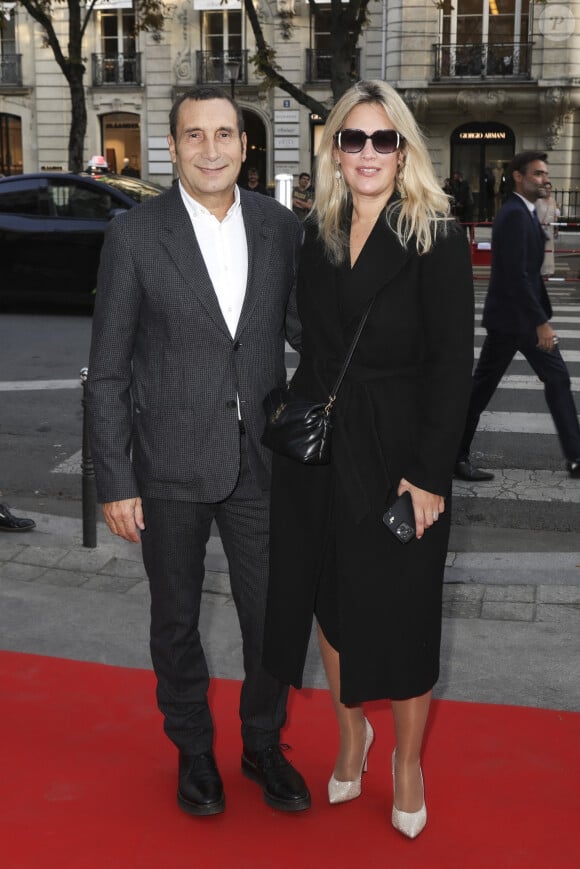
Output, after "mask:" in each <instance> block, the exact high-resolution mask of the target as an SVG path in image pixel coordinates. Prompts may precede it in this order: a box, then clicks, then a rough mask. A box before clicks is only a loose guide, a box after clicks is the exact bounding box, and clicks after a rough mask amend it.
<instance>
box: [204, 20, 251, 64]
mask: <svg viewBox="0 0 580 869" xmlns="http://www.w3.org/2000/svg"><path fill="white" fill-rule="evenodd" d="M202 27H203V45H204V48H205V50H206V51H209V52H211V54H212V55H214V56H215V57H219V56H220V55H221V54H222V53H225V54H233V55H235V57H236V59H237V58H238V57H240V55H241V53H242V12H241V10H240V9H233V10H230V11H223V12H221V11H220V12H204V13H203V23H202Z"/></svg>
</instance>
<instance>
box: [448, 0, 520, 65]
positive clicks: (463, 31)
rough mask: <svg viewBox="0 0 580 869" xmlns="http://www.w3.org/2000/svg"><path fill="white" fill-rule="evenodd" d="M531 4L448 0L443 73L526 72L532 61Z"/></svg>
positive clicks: (514, 0) (505, 0)
mask: <svg viewBox="0 0 580 869" xmlns="http://www.w3.org/2000/svg"><path fill="white" fill-rule="evenodd" d="M529 7H530V0H445V2H444V4H443V14H442V34H441V41H442V43H443V45H444V54H443V67H444V69H443V70H442V71H443V74H446V75H454V74H455V75H464V76H481V75H502V76H505V75H513V74H514V73H519V72H525V71H526V70H527V68H528V64H529V58H528V46H527V42H528V39H529V27H530V9H529ZM447 61H448V62H447ZM445 67H448V68H447V69H446V68H445Z"/></svg>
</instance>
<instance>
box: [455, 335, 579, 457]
mask: <svg viewBox="0 0 580 869" xmlns="http://www.w3.org/2000/svg"><path fill="white" fill-rule="evenodd" d="M518 350H519V351H520V353H522V354H523V356H525V358H526V359H527V361H528V362H529V363H530V365H531V366H532V368H533V369H534V371H535V373H536V374H537V375H538V377H539V378H540V380H541V381H542V383H543V384H544V395H545V397H546V403H547V405H548V409H549V411H550V414H551V416H552V419H553V420H554V425H555V426H556V431H557V432H558V437H559V439H560V444H561V447H562V452H563V453H564V456H565V457H566V458H567V459H568V460H570V461H577V460H578V459H579V458H580V426H579V425H578V413H577V410H576V406H575V404H574V398H573V396H572V391H571V388H570V375H569V373H568V369H567V367H566V363H565V362H564V360H563V359H562V355H561V353H560V351H559V349H558V348H557V347H555V348H554V349H553V350H550V351H549V352H547V351H545V350H540V349H539V347H538V346H537V335H536V333H535V331H534V332H533V333H530V334H527V335H512V334H508V333H504V332H494V331H491V330H488V333H487V337H486V339H485V341H484V342H483V346H482V348H481V355H480V357H479V360H478V363H477V366H476V368H475V371H474V374H473V388H472V392H471V399H470V402H469V410H468V411H467V420H466V423H465V429H464V432H463V439H462V442H461V449H460V453H459V457H458V458H459V461H462V460H465V459H467V458H468V457H469V451H470V449H471V442H472V440H473V437H474V435H475V432H476V430H477V426H478V424H479V418H480V416H481V414H482V413H483V411H484V410H485V408H486V407H487V405H488V404H489V402H490V400H491V397H492V395H493V394H494V392H495V390H496V389H497V387H498V385H499V382H500V380H501V379H502V377H503V375H504V374H505V372H506V370H507V368H508V366H509V365H510V363H511V361H512V359H513V358H514V356H515V354H516V353H517V351H518Z"/></svg>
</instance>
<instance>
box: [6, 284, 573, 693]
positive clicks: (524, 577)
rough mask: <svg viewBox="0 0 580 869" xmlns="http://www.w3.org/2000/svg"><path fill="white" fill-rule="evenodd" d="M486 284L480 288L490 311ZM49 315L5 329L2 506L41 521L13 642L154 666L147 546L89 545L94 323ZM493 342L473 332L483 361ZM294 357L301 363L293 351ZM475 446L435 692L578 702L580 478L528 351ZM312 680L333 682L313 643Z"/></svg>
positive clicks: (30, 542) (17, 646) (220, 565)
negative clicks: (84, 379)
mask: <svg viewBox="0 0 580 869" xmlns="http://www.w3.org/2000/svg"><path fill="white" fill-rule="evenodd" d="M569 271H570V270H569V268H568V269H567V271H566V275H565V277H569ZM550 291H551V295H552V300H553V303H554V309H555V315H554V320H553V324H554V325H555V326H556V329H557V331H558V332H559V334H560V336H561V339H562V340H561V345H560V346H561V350H562V353H563V355H564V358H565V359H566V360H567V362H568V365H569V368H570V373H571V375H572V382H573V389H574V394H575V398H576V401H577V404H579V406H580V292H579V289H578V284H577V283H575V282H573V281H570V282H568V281H564V282H558V283H556V284H555V285H554V286H553V287H550ZM484 292H485V284H484V283H483V282H481V281H480V282H478V284H477V306H478V308H477V311H478V313H480V312H481V306H482V304H483V298H484ZM478 319H479V317H478V318H477V320H478ZM17 322H20V321H19V320H18V318H16V319H12V320H10V325H11V326H12V327H14V326H15V325H16V324H17ZM51 322H52V323H54V322H56V321H55V320H51V319H50V318H44V317H43V316H42V315H32V316H31V318H30V321H29V325H30V330H29V339H30V340H28V341H26V340H24V339H23V337H22V335H19V334H15V333H14V334H10V329H9V327H7V326H6V321H4V325H2V324H0V334H1V335H2V341H1V342H0V361H2V362H3V371H4V374H3V381H2V382H1V383H0V404H1V406H2V411H3V412H2V416H1V418H0V446H1V448H2V455H3V458H4V461H3V464H2V479H1V480H0V488H2V490H3V491H2V494H1V497H0V500H5V501H7V502H8V503H9V504H10V505H11V506H12V508H13V509H14V512H16V513H20V514H26V515H31V516H32V517H33V518H34V519H35V520H36V522H37V528H36V530H34V531H33V532H31V533H28V534H9V533H5V532H4V533H1V532H0V602H1V606H0V637H1V640H0V645H1V647H2V648H4V649H11V650H16V651H22V652H31V653H38V654H46V655H55V656H61V657H65V658H75V659H79V660H89V661H100V662H104V663H109V664H113V665H118V666H128V667H150V660H149V652H148V621H149V612H148V607H149V602H148V589H147V583H146V580H145V576H144V572H143V567H142V564H141V559H140V552H139V547H138V546H135V545H131V544H128V543H125V542H123V541H121V540H117V539H115V538H113V537H112V536H111V535H110V534H109V532H108V531H107V529H106V528H105V527H104V526H103V525H99V529H98V545H97V547H96V548H95V549H88V548H85V547H83V545H82V523H81V518H80V517H81V509H80V506H81V505H80V491H81V486H80V434H79V433H80V427H81V423H82V408H81V404H80V398H81V391H80V387H79V382H78V379H77V377H76V374H77V371H78V369H80V367H81V365H82V364H84V363H85V362H86V351H87V348H88V333H89V329H90V320H89V319H88V318H77V317H73V318H71V319H70V321H67V323H66V324H65V325H64V326H62V329H63V330H64V332H61V333H60V334H59V332H58V331H57V330H54V334H49V335H48V336H47V333H46V328H47V324H50V323H51ZM59 326H60V319H59ZM2 330H4V331H2ZM481 342H482V335H481V331H480V330H479V329H476V337H475V348H476V354H477V352H478V348H479V347H480V346H481ZM33 357H36V358H33ZM287 362H288V366H289V368H290V369H292V367H293V366H295V364H296V359H295V356H294V355H293V354H292V353H288V357H287ZM72 372H74V375H73V374H72ZM39 409H41V410H42V416H43V417H45V418H46V419H47V420H49V423H46V425H48V428H49V431H46V432H42V431H37V432H36V435H35V437H34V439H32V440H27V439H26V436H25V432H26V427H27V426H35V427H36V429H40V428H42V425H43V422H42V419H40V420H39ZM51 410H52V415H51V413H50V411H51ZM474 449H475V460H476V461H477V462H478V463H479V464H480V465H481V466H483V467H488V468H491V469H493V471H494V473H495V474H496V479H495V480H494V481H493V482H492V483H482V484H479V485H473V484H467V483H461V482H458V481H456V482H455V483H454V499H453V500H454V505H453V516H454V523H453V526H452V535H451V546H450V552H449V557H448V562H447V569H446V576H445V580H446V582H445V598H444V629H443V646H442V673H441V678H440V681H439V684H438V686H437V691H436V693H437V696H439V697H442V698H448V699H454V700H464V701H473V702H492V703H500V704H521V705H526V706H541V707H548V708H554V709H565V710H580V674H579V668H578V665H577V662H578V661H579V660H580V481H579V480H572V479H570V478H569V477H568V475H567V473H566V471H565V468H564V464H563V460H562V456H561V455H560V451H559V447H558V441H557V437H556V435H555V432H554V429H553V425H552V423H551V419H550V417H549V415H548V413H547V409H546V406H545V402H544V400H543V394H542V390H541V384H540V383H539V382H538V381H537V380H536V378H535V377H534V376H533V374H532V372H531V371H530V370H529V368H528V367H527V365H526V363H525V362H524V361H523V360H519V359H516V360H514V363H513V365H512V366H511V367H510V369H509V370H508V372H507V374H506V377H505V378H504V381H503V382H502V385H501V388H500V389H498V391H497V393H496V396H494V399H493V402H492V404H491V405H490V407H489V409H488V412H487V413H486V414H485V415H484V417H483V418H482V425H481V430H480V432H479V433H478V435H477V437H476V440H475V442H474ZM35 463H36V464H35ZM41 465H42V469H43V470H42V473H44V474H45V478H44V479H46V480H50V483H51V485H52V486H53V488H52V489H50V491H48V489H49V486H48V484H47V491H42V489H41V488H40V487H39V488H40V491H35V488H34V480H33V479H31V478H30V476H29V475H27V468H28V467H36V468H39V467H40V466H41ZM49 475H50V476H49ZM43 482H44V480H43ZM59 491H61V494H60V495H59ZM206 567H207V579H206V588H205V592H204V605H203V618H202V625H201V630H202V635H203V639H204V645H205V648H206V650H207V653H208V660H209V665H210V671H211V673H212V674H213V675H214V676H222V677H229V678H241V675H242V672H241V659H242V656H241V641H240V636H239V629H238V625H237V619H236V615H235V609H234V605H233V601H232V597H231V594H230V590H229V583H228V575H227V563H226V561H225V558H224V555H223V552H222V549H221V545H220V541H219V538H218V537H217V536H216V537H212V538H211V540H210V546H209V549H208V554H207V559H206ZM306 684H307V685H309V686H319V687H323V686H325V680H324V676H323V673H322V668H321V664H320V661H319V657H318V653H317V649H316V643H314V642H313V643H311V647H310V652H309V656H308V661H307V668H306Z"/></svg>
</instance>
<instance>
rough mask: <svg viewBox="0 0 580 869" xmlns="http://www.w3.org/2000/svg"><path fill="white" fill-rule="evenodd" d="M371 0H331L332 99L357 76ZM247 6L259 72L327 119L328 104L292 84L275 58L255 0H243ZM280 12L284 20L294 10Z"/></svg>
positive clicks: (270, 85) (255, 59)
mask: <svg viewBox="0 0 580 869" xmlns="http://www.w3.org/2000/svg"><path fill="white" fill-rule="evenodd" d="M308 2H309V5H310V7H311V8H312V9H315V3H314V0H308ZM369 2H370V0H347V2H343V0H330V39H331V59H330V88H331V90H332V98H333V102H336V100H338V99H339V98H340V97H341V96H342V95H343V93H344V92H345V91H347V90H348V89H349V87H350V86H351V85H352V84H353V82H354V81H355V80H356V77H355V76H354V74H353V57H354V56H355V51H356V48H357V45H358V41H359V38H360V35H361V33H362V30H363V28H364V26H365V24H366V23H367V20H368V12H367V7H368V5H369ZM244 7H245V10H246V14H247V16H248V19H249V21H250V24H251V26H252V30H253V32H254V38H255V40H256V48H257V51H256V54H255V55H254V56H253V58H252V61H253V63H254V64H255V66H256V69H257V70H258V72H259V73H260V74H261V75H263V76H264V78H265V80H266V82H267V84H268V86H269V87H279V88H280V89H281V90H283V91H286V93H288V94H290V96H292V97H294V99H295V100H296V101H297V102H299V103H300V104H301V105H303V106H306V107H307V108H309V109H310V111H312V112H315V113H316V114H318V115H320V117H321V118H324V119H326V118H327V117H328V114H329V109H328V106H326V105H325V104H324V103H321V102H319V100H316V99H314V98H313V97H311V96H310V95H309V94H307V93H306V92H305V91H303V90H302V89H301V88H299V87H297V86H296V85H294V84H292V82H290V81H288V79H287V78H286V77H285V76H284V75H283V74H282V72H281V70H280V67H279V65H278V63H277V62H276V52H275V51H274V49H273V48H272V47H271V46H269V45H268V43H267V42H266V39H265V37H264V33H263V30H262V27H261V24H260V21H259V19H258V15H257V13H256V9H255V6H254V2H253V0H244ZM279 15H281V17H282V19H283V20H287V19H288V17H291V15H292V13H288V12H286V13H279ZM287 27H288V25H287Z"/></svg>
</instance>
